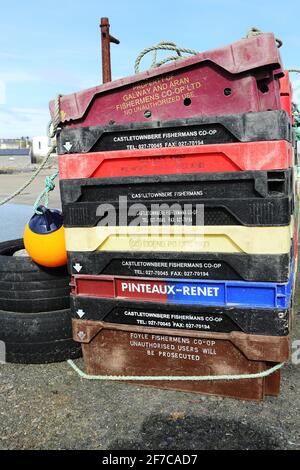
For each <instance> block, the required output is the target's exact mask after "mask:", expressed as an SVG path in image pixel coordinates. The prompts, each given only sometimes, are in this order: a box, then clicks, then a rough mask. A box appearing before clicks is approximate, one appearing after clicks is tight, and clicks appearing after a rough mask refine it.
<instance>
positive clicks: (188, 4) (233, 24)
mask: <svg viewBox="0 0 300 470" xmlns="http://www.w3.org/2000/svg"><path fill="white" fill-rule="evenodd" d="M0 12H1V16H0V31H1V34H0V138H3V137H17V136H21V135H29V136H33V135H42V134H44V133H45V126H46V123H47V121H48V119H49V114H48V102H49V101H50V99H52V98H53V97H54V96H55V95H56V94H57V93H62V94H67V93H71V92H73V91H78V90H80V89H84V88H88V87H91V86H94V85H97V84H99V83H100V80H101V56H100V34H99V26H98V24H99V19H100V17H101V16H108V17H109V18H110V23H111V33H112V34H113V35H115V36H117V37H118V38H119V39H120V40H121V44H120V45H119V46H115V45H112V67H113V78H114V79H116V78H120V77H122V76H126V75H131V74H132V73H133V64H134V61H135V58H136V56H137V55H138V53H139V52H140V51H141V50H142V49H143V48H144V47H148V46H151V45H153V44H155V43H157V42H159V41H161V40H170V41H174V42H176V43H177V44H179V45H181V46H182V47H190V48H193V49H196V50H199V51H203V50H208V49H213V48H216V47H219V46H222V45H224V44H228V43H230V42H234V41H236V40H238V39H239V38H241V37H243V36H245V33H246V31H247V30H248V29H249V28H250V27H251V26H257V27H259V28H260V29H262V30H264V31H273V32H275V33H276V35H277V36H278V37H280V38H281V39H282V40H283V41H284V46H283V48H282V49H281V54H282V57H283V61H284V65H285V67H286V68H291V67H297V68H300V53H299V49H300V28H299V13H300V10H299V2H298V0H286V1H285V2H283V1H282V0H265V1H263V0H251V1H248V2H246V1H245V0H180V1H179V0H171V1H167V0H151V1H143V0H139V1H138V0H131V1H129V0H127V1H126V0H123V1H122V0H106V1H101V0H51V1H49V0H43V1H41V0H27V1H24V0H11V1H9V2H7V1H4V0H1V2H0ZM143 65H144V67H147V65H148V62H147V61H145V62H144V63H143ZM293 80H294V84H295V89H296V98H297V101H298V102H300V75H299V76H297V75H296V74H293ZM3 83H5V90H3ZM4 91H5V93H4ZM4 94H5V99H3V98H4V96H3V95H4Z"/></svg>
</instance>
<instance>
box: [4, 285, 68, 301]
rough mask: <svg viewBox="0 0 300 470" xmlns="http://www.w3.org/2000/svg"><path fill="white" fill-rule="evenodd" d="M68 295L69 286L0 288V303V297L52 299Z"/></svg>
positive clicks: (10, 298)
mask: <svg viewBox="0 0 300 470" xmlns="http://www.w3.org/2000/svg"><path fill="white" fill-rule="evenodd" d="M69 295H70V288H69V287H58V288H56V289H47V290H46V289H44V290H32V289H27V290H25V289H22V290H17V291H16V290H9V291H6V290H5V291H3V290H0V305H1V301H2V299H9V300H25V299H33V300H36V299H38V300H41V299H53V298H55V297H60V296H62V297H68V296H69Z"/></svg>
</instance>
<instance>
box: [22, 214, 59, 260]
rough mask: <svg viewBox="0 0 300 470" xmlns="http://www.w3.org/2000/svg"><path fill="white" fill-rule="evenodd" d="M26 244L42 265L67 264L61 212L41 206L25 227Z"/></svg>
mask: <svg viewBox="0 0 300 470" xmlns="http://www.w3.org/2000/svg"><path fill="white" fill-rule="evenodd" d="M24 245H25V248H26V250H27V252H28V254H29V256H31V258H32V259H33V261H35V262H36V263H38V264H40V265H42V266H46V267H48V268H57V267H59V266H64V265H65V264H67V251H66V244H65V230H64V226H63V217H62V214H61V212H60V211H58V210H50V209H47V208H46V207H44V206H39V207H38V209H37V213H36V214H34V216H33V217H32V218H31V219H30V221H29V223H28V224H27V225H26V227H25V231H24Z"/></svg>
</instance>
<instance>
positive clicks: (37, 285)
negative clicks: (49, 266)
mask: <svg viewBox="0 0 300 470" xmlns="http://www.w3.org/2000/svg"><path fill="white" fill-rule="evenodd" d="M69 283H70V278H69V277H67V278H58V279H53V280H52V281H50V282H49V280H48V281H27V282H25V281H24V282H12V281H0V291H15V292H22V291H36V290H38V291H48V290H52V289H63V288H64V289H66V288H69V290H70V287H69Z"/></svg>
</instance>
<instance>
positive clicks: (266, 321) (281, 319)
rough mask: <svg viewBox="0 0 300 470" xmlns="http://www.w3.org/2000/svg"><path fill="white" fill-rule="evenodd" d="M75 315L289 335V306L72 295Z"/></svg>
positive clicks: (129, 322) (170, 326)
mask: <svg viewBox="0 0 300 470" xmlns="http://www.w3.org/2000/svg"><path fill="white" fill-rule="evenodd" d="M71 313H72V317H73V318H76V319H82V320H93V321H105V322H107V323H117V324H127V325H137V326H142V327H151V328H165V329H180V330H192V331H205V332H215V333H231V332H242V333H246V334H256V335H267V336H287V335H288V334H289V329H290V328H289V327H290V311H289V309H283V310H277V311H275V310H272V309H239V308H218V307H199V306H197V305H195V306H187V305H170V304H169V305H168V304H157V303H152V302H138V301H122V300H115V299H102V298H92V297H84V296H73V295H72V296H71Z"/></svg>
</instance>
